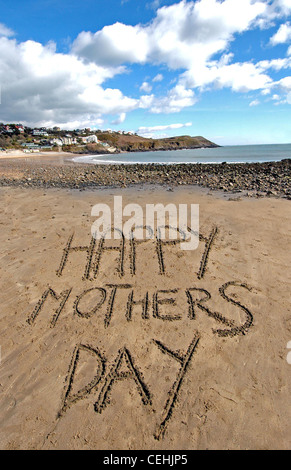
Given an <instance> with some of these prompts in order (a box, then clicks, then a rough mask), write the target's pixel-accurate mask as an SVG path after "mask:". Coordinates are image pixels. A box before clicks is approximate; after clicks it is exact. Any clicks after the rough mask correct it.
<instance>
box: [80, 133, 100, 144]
mask: <svg viewBox="0 0 291 470" xmlns="http://www.w3.org/2000/svg"><path fill="white" fill-rule="evenodd" d="M81 139H82V141H83V142H84V143H85V144H98V142H99V140H98V138H97V137H96V135H88V136H87V137H81Z"/></svg>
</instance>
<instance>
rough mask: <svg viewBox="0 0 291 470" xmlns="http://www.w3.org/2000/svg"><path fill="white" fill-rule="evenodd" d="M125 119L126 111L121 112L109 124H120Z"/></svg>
mask: <svg viewBox="0 0 291 470" xmlns="http://www.w3.org/2000/svg"><path fill="white" fill-rule="evenodd" d="M125 119H126V113H121V114H120V115H119V116H118V118H117V119H115V120H114V121H112V123H111V124H115V125H118V124H122V123H123V122H124V121H125Z"/></svg>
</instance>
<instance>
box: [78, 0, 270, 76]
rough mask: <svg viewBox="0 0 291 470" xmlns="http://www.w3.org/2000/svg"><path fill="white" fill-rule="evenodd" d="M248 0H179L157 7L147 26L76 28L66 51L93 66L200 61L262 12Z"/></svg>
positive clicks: (260, 5) (178, 64) (173, 64)
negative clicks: (90, 29) (69, 46)
mask: <svg viewBox="0 0 291 470" xmlns="http://www.w3.org/2000/svg"><path fill="white" fill-rule="evenodd" d="M266 9H267V4H266V3H265V2H263V1H258V0H257V1H253V0H240V2H237V0H225V1H223V2H221V1H219V0H200V1H199V2H194V1H192V2H186V1H181V2H180V3H176V4H174V5H171V6H167V7H163V8H160V9H159V10H158V11H157V15H156V17H155V19H154V20H153V21H152V22H151V23H149V24H147V25H144V26H143V25H136V26H131V25H124V24H121V23H115V24H114V25H111V26H106V27H104V28H103V29H102V30H100V31H97V32H96V33H91V32H82V33H80V34H79V36H78V37H77V39H76V40H75V41H74V43H73V46H72V52H73V53H74V54H76V55H77V56H79V57H82V58H84V59H86V60H88V61H94V62H96V63H97V64H99V65H109V64H110V65H112V66H116V65H121V64H123V63H140V64H143V63H146V62H151V63H156V64H161V63H165V64H167V65H168V66H169V67H170V68H172V69H178V68H186V69H188V68H189V63H190V66H191V65H193V63H195V62H197V61H198V62H200V63H205V61H207V60H208V59H209V58H210V57H212V56H213V55H214V54H216V53H218V52H221V51H223V50H225V49H226V48H227V46H228V44H229V43H230V42H231V41H232V40H233V35H234V34H236V33H241V32H243V31H245V30H247V29H248V28H249V27H250V26H251V25H252V23H253V22H254V21H255V20H256V19H257V18H258V17H259V16H260V15H263V14H264V13H265V12H266Z"/></svg>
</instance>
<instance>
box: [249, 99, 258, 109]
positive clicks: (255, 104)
mask: <svg viewBox="0 0 291 470" xmlns="http://www.w3.org/2000/svg"><path fill="white" fill-rule="evenodd" d="M259 104H260V102H259V100H254V101H252V102H251V103H250V104H249V106H250V107H251V108H252V107H254V106H258V105H259Z"/></svg>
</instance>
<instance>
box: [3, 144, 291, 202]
mask: <svg viewBox="0 0 291 470" xmlns="http://www.w3.org/2000/svg"><path fill="white" fill-rule="evenodd" d="M39 157H40V158H39ZM72 158H75V156H73V157H72V154H67V153H65V152H60V153H57V154H55V153H54V154H50V155H46V156H45V158H41V155H39V154H37V155H33V156H31V155H29V156H27V155H26V158H23V157H21V158H13V157H10V158H6V159H5V158H0V186H14V187H36V188H50V187H52V188H67V189H80V190H85V189H87V188H88V189H94V188H104V187H108V188H110V187H127V186H136V185H138V184H142V185H145V186H147V185H151V184H153V185H160V186H164V187H168V188H169V189H171V188H173V187H176V186H180V185H183V186H195V185H196V186H199V187H202V188H207V189H210V190H218V191H222V192H225V193H229V194H234V193H235V194H241V195H243V193H246V195H247V196H256V197H262V196H276V197H282V198H286V199H291V178H290V173H291V159H283V160H281V161H279V162H265V163H220V164H218V163H211V164H206V163H175V164H172V163H170V164H167V165H165V164H161V163H148V164H136V163H131V164H98V165H92V164H88V163H79V162H78V163H76V162H73V161H72Z"/></svg>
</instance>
